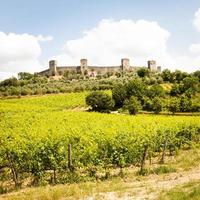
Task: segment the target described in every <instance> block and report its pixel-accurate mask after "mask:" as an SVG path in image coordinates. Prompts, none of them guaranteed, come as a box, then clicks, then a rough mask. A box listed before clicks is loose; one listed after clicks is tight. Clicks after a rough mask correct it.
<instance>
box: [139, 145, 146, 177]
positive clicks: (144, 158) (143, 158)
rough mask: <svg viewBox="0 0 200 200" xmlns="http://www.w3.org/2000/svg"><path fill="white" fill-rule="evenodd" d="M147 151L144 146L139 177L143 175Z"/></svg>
mask: <svg viewBox="0 0 200 200" xmlns="http://www.w3.org/2000/svg"><path fill="white" fill-rule="evenodd" d="M147 150H148V145H147V144H144V151H143V155H142V160H141V167H140V174H141V175H143V174H144V167H145V161H146V158H147Z"/></svg>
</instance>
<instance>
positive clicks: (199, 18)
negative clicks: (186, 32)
mask: <svg viewBox="0 0 200 200" xmlns="http://www.w3.org/2000/svg"><path fill="white" fill-rule="evenodd" d="M193 24H194V26H195V27H196V29H197V30H198V31H199V32H200V8H199V9H198V11H196V12H195V14H194V20H193Z"/></svg>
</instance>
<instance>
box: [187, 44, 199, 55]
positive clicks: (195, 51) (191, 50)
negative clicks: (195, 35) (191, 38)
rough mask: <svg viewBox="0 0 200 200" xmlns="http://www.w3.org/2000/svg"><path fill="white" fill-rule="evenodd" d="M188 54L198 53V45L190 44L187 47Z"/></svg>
mask: <svg viewBox="0 0 200 200" xmlns="http://www.w3.org/2000/svg"><path fill="white" fill-rule="evenodd" d="M189 50H190V52H192V53H200V43H197V44H191V45H190V47H189Z"/></svg>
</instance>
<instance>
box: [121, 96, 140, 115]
mask: <svg viewBox="0 0 200 200" xmlns="http://www.w3.org/2000/svg"><path fill="white" fill-rule="evenodd" d="M124 109H126V110H128V111H129V114H130V115H135V114H136V113H138V111H139V110H140V109H141V103H140V101H139V100H138V99H137V98H136V97H134V96H132V97H131V98H130V100H126V101H125V103H124Z"/></svg>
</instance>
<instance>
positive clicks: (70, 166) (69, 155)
mask: <svg viewBox="0 0 200 200" xmlns="http://www.w3.org/2000/svg"><path fill="white" fill-rule="evenodd" d="M68 168H69V170H70V171H72V170H73V164H72V145H71V144H68Z"/></svg>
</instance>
